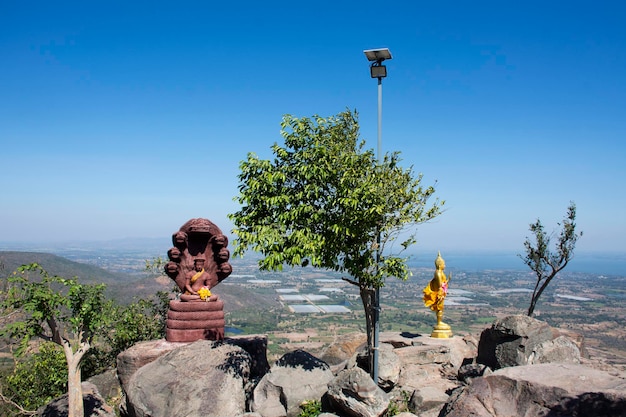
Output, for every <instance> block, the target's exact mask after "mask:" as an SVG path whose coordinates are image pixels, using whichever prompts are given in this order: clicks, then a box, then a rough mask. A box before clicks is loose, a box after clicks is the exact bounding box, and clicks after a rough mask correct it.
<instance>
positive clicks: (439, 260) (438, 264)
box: [435, 252, 446, 269]
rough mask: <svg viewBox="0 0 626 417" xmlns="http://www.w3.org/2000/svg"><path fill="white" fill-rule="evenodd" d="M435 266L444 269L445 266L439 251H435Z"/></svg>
mask: <svg viewBox="0 0 626 417" xmlns="http://www.w3.org/2000/svg"><path fill="white" fill-rule="evenodd" d="M435 267H436V268H437V269H444V268H445V267H446V262H445V261H444V260H443V258H442V257H441V252H437V259H435Z"/></svg>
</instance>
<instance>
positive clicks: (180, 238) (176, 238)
mask: <svg viewBox="0 0 626 417" xmlns="http://www.w3.org/2000/svg"><path fill="white" fill-rule="evenodd" d="M172 241H173V243H174V246H176V247H177V248H186V247H187V233H185V232H183V231H182V230H179V231H178V232H176V233H174V235H173V236H172Z"/></svg>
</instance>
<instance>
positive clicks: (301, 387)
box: [250, 350, 334, 417]
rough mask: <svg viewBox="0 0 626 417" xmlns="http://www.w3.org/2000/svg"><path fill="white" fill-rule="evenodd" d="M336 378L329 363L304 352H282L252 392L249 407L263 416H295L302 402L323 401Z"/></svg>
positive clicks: (298, 412)
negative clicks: (328, 387)
mask: <svg viewBox="0 0 626 417" xmlns="http://www.w3.org/2000/svg"><path fill="white" fill-rule="evenodd" d="M333 378H334V375H333V373H332V372H331V370H330V368H329V366H328V365H327V364H326V363H325V362H323V361H321V360H319V359H318V358H316V357H314V356H313V355H311V354H309V353H307V352H305V351H303V350H296V351H294V352H290V353H287V354H285V355H283V356H282V357H281V358H280V359H279V360H278V361H277V362H276V364H275V365H274V366H273V367H272V368H271V369H270V372H268V373H267V374H265V376H264V377H263V378H262V379H261V381H260V382H259V384H258V385H257V386H256V388H255V389H254V392H253V396H252V401H251V402H250V409H251V410H252V411H257V412H259V413H261V414H262V415H263V416H264V417H281V416H285V415H286V416H288V417H295V416H297V415H298V414H300V411H301V410H300V404H301V403H302V402H304V401H307V400H320V399H321V398H322V396H323V395H324V393H325V392H326V390H327V385H328V383H329V382H330V381H331V380H332V379H333Z"/></svg>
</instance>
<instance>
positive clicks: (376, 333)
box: [372, 77, 383, 384]
mask: <svg viewBox="0 0 626 417" xmlns="http://www.w3.org/2000/svg"><path fill="white" fill-rule="evenodd" d="M382 147H383V79H382V77H378V149H377V154H378V163H379V164H380V163H381V162H382ZM376 240H377V243H378V247H377V248H376V267H377V268H378V264H379V263H380V231H379V232H378V236H377V238H376ZM379 333H380V289H379V288H378V287H376V289H375V290H374V347H373V350H374V351H373V352H372V368H374V369H373V372H372V379H373V380H374V383H376V384H378V345H379V341H378V339H379Z"/></svg>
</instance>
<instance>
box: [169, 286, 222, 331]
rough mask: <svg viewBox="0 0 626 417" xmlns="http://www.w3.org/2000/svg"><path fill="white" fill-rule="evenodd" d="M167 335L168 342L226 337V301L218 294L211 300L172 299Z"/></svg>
mask: <svg viewBox="0 0 626 417" xmlns="http://www.w3.org/2000/svg"><path fill="white" fill-rule="evenodd" d="M169 307H170V308H169V310H168V312H167V322H166V330H165V335H166V336H165V337H166V339H167V341H168V342H195V341H196V340H222V339H224V326H225V321H224V302H223V301H221V300H220V299H219V298H218V297H217V295H212V296H211V297H210V298H209V301H179V300H172V301H170V306H169Z"/></svg>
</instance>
